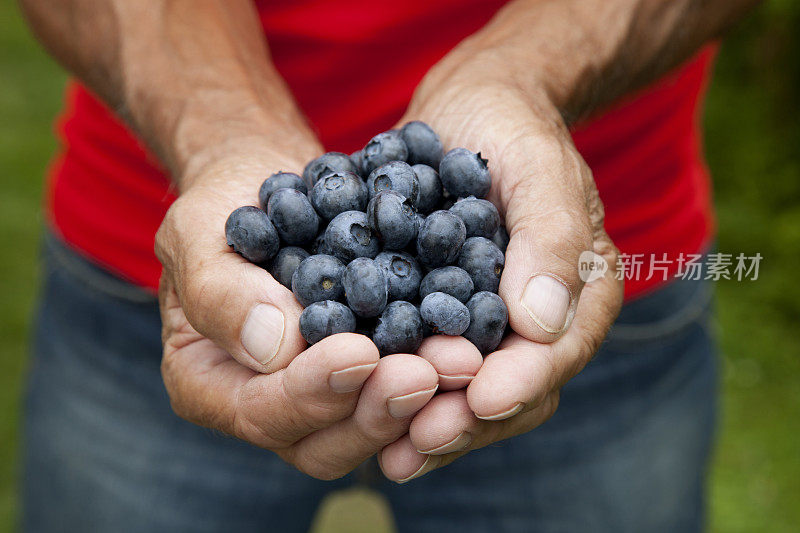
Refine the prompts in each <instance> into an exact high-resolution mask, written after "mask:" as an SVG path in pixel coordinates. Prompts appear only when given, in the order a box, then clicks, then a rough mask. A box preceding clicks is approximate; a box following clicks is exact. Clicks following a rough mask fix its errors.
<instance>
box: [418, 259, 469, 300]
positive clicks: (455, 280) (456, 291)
mask: <svg viewBox="0 0 800 533" xmlns="http://www.w3.org/2000/svg"><path fill="white" fill-rule="evenodd" d="M473 289H474V285H473V283H472V278H471V277H469V274H467V273H466V272H465V271H464V270H462V269H460V268H458V267H457V266H446V267H441V268H435V269H433V270H431V271H430V272H428V274H427V275H426V276H425V277H424V278H422V282H421V283H420V285H419V297H420V298H423V299H424V298H425V297H426V296H427V295H429V294H430V293H432V292H443V293H445V294H449V295H450V296H453V297H455V298H456V299H458V300H459V301H460V302H462V303H466V302H467V300H469V297H470V296H472V291H473Z"/></svg>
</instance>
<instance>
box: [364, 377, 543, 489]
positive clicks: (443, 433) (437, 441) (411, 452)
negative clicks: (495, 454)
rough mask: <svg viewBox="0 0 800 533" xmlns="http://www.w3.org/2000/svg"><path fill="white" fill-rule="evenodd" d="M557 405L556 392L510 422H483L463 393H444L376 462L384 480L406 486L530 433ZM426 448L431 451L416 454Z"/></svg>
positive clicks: (427, 406)
mask: <svg viewBox="0 0 800 533" xmlns="http://www.w3.org/2000/svg"><path fill="white" fill-rule="evenodd" d="M557 405H558V395H557V393H555V394H553V395H551V397H549V398H548V400H547V401H546V402H544V403H543V404H542V405H540V406H539V407H537V408H536V409H533V410H531V411H528V412H524V413H520V414H518V415H516V416H515V417H513V418H511V419H509V420H504V421H501V422H486V421H483V420H479V419H477V418H475V417H474V416H471V417H470V413H469V407H468V406H467V405H466V399H465V397H464V393H463V391H455V392H450V393H446V394H443V395H441V396H437V397H436V398H434V400H432V401H431V402H430V403H429V404H428V405H426V406H425V408H423V410H422V411H421V412H420V413H418V414H417V416H416V417H415V418H414V421H413V422H412V424H411V428H410V429H409V433H408V435H406V436H404V437H403V438H401V439H399V440H397V441H395V442H393V443H392V444H390V445H388V446H386V447H385V448H384V449H383V450H382V451H381V452H380V454H379V455H378V462H379V464H380V466H381V469H382V470H383V473H384V475H386V477H388V478H389V479H391V480H393V481H396V482H398V483H405V482H407V481H411V480H412V479H416V478H418V477H420V476H422V475H424V474H427V473H428V472H430V471H432V470H435V469H437V468H441V467H443V466H446V465H448V464H450V463H452V462H453V461H455V460H456V459H458V458H459V457H461V456H463V455H465V454H466V453H468V452H470V451H473V450H477V449H479V448H483V447H485V446H488V445H490V444H493V443H495V442H498V441H501V440H504V439H508V438H511V437H514V436H516V435H520V434H522V433H526V432H528V431H530V430H531V429H533V428H535V427H537V426H539V425H541V424H542V423H543V422H545V421H546V420H547V419H548V418H550V417H551V416H552V415H553V413H554V412H555V409H556V406H557ZM465 435H467V437H465ZM426 447H429V450H430V451H428V452H420V451H419V449H420V448H426Z"/></svg>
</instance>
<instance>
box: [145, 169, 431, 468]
mask: <svg viewBox="0 0 800 533" xmlns="http://www.w3.org/2000/svg"><path fill="white" fill-rule="evenodd" d="M298 165H299V163H297V162H294V161H292V162H290V161H287V160H286V159H281V157H280V156H275V157H271V156H269V157H263V158H261V159H255V158H248V159H245V158H231V157H227V158H225V159H224V160H220V161H218V162H215V163H213V164H209V165H205V167H204V169H203V170H202V172H200V173H199V175H197V176H190V177H189V178H191V179H187V180H184V183H186V184H190V185H189V186H188V188H187V189H185V190H184V192H183V193H182V194H181V196H180V197H179V199H178V200H177V201H176V202H175V203H174V204H173V206H172V207H171V208H170V210H169V213H168V214H167V216H166V217H165V219H164V222H163V224H162V227H161V229H160V230H159V232H158V235H157V238H156V249H157V253H158V256H159V258H160V260H161V261H162V264H163V265H164V273H163V275H162V282H161V288H160V303H161V316H162V322H163V341H164V358H163V363H162V374H163V377H164V382H165V384H166V388H167V391H168V393H169V396H170V399H171V402H172V406H173V408H174V410H175V411H176V413H178V414H179V415H180V416H181V417H183V418H185V419H187V420H189V421H191V422H194V423H197V424H200V425H203V426H207V427H210V428H214V429H217V430H220V431H223V432H225V433H227V434H230V435H233V436H236V437H239V438H241V439H244V440H246V441H248V442H250V443H252V444H255V445H257V446H260V447H263V448H267V449H270V450H272V451H274V452H276V453H277V454H278V455H280V456H281V457H282V458H283V459H284V460H286V461H287V462H289V463H291V464H293V465H294V466H296V467H297V468H298V469H300V470H301V471H303V472H305V473H307V474H309V475H312V476H314V477H317V478H320V479H333V478H337V477H340V476H342V475H344V474H346V473H347V472H349V471H350V470H352V469H353V468H355V467H356V466H358V465H359V464H360V463H361V462H363V461H364V460H365V459H367V458H368V457H370V456H372V455H374V454H375V453H377V452H378V451H380V450H381V449H382V448H383V447H384V446H386V445H388V444H390V443H392V442H394V441H395V440H397V439H398V438H400V437H402V436H403V435H405V434H406V433H407V431H408V427H409V424H410V423H411V418H412V415H413V414H414V413H416V412H417V411H418V410H419V409H421V408H422V407H423V406H424V405H425V404H426V403H427V402H428V400H430V399H431V397H432V396H433V394H434V393H435V392H436V389H437V386H438V382H439V376H438V375H437V370H436V369H435V368H434V366H433V365H432V364H431V363H429V362H427V361H426V360H425V359H423V358H421V357H417V356H414V355H408V354H395V355H391V356H388V357H384V358H382V359H379V356H378V350H377V348H376V347H375V345H374V344H373V343H372V342H371V341H370V340H369V339H368V338H367V337H364V336H361V335H355V334H340V335H335V336H333V337H329V338H327V339H325V340H324V341H322V342H319V343H317V344H315V345H314V346H312V347H310V348H308V349H305V347H306V343H305V341H304V340H303V338H302V337H301V336H300V332H299V328H298V319H299V316H300V313H301V311H302V308H301V307H300V305H299V304H298V303H297V301H296V300H295V298H294V295H293V294H292V293H291V291H289V290H288V289H286V288H285V287H284V286H283V285H281V284H280V283H278V282H277V281H275V280H274V279H273V278H272V277H271V276H270V274H269V273H268V272H267V271H266V270H264V269H263V268H260V267H258V266H256V265H253V264H251V263H249V262H248V261H247V260H245V259H244V258H242V257H241V256H239V255H238V254H236V253H234V252H233V251H232V250H231V249H230V248H229V247H228V246H227V245H226V243H225V238H224V231H223V228H224V225H225V220H226V218H227V216H228V214H229V213H230V212H231V211H232V210H233V209H235V208H236V207H239V206H240V205H248V204H256V202H257V200H256V198H257V191H258V186H259V185H260V182H261V180H263V179H264V177H266V175H268V173H270V172H274V171H278V170H281V169H287V170H288V169H294V170H297V169H298V168H302V166H298Z"/></svg>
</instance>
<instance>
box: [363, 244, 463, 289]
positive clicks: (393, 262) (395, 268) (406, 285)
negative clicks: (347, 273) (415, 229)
mask: <svg viewBox="0 0 800 533" xmlns="http://www.w3.org/2000/svg"><path fill="white" fill-rule="evenodd" d="M375 263H377V264H378V265H379V266H380V267H381V268H383V271H384V274H385V275H386V280H387V281H388V282H389V300H414V299H416V297H417V294H418V293H419V283H420V281H421V280H422V268H421V267H420V266H419V263H417V260H416V259H414V258H413V257H412V256H411V255H409V254H407V253H405V252H381V253H379V254H378V256H377V257H375ZM470 283H471V282H470Z"/></svg>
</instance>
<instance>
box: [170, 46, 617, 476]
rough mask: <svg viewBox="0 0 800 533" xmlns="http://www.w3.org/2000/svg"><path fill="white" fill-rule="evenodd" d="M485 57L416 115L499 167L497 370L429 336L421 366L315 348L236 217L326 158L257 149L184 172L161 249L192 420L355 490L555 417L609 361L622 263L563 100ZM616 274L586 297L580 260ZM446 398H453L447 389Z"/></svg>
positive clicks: (420, 103) (448, 78)
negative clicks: (353, 474)
mask: <svg viewBox="0 0 800 533" xmlns="http://www.w3.org/2000/svg"><path fill="white" fill-rule="evenodd" d="M494 59H495V58H491V57H489V58H485V57H479V56H474V57H472V58H470V59H468V60H463V61H456V62H454V61H449V62H448V61H443V62H442V63H440V64H439V65H437V66H436V67H434V68H433V69H432V70H431V71H430V72H429V73H428V75H427V76H426V77H425V79H424V80H423V82H422V83H421V84H420V86H419V88H418V89H417V91H416V93H415V95H414V97H413V99H412V102H411V104H410V106H409V109H408V112H407V114H406V116H405V117H404V118H403V119H402V120H401V121H400V123H399V124H400V125H402V124H404V123H406V122H407V121H410V120H422V121H424V122H426V123H428V124H429V125H430V126H431V127H433V129H434V130H435V131H437V132H438V133H439V135H440V136H441V138H442V142H443V144H444V145H445V149H450V148H454V147H465V148H468V149H470V150H472V151H475V152H477V151H480V152H481V153H482V155H483V157H485V158H487V159H488V160H489V169H490V171H491V173H492V178H493V182H492V188H491V191H490V194H489V199H490V200H491V201H492V202H494V203H495V205H497V206H498V208H499V210H500V212H501V214H502V215H503V216H504V219H505V225H506V227H507V229H508V232H509V235H510V237H511V240H510V242H509V245H508V250H507V252H506V266H505V271H504V272H503V275H502V280H501V282H500V290H499V294H500V296H501V297H502V298H503V300H504V301H505V302H506V305H507V306H508V310H509V322H510V325H511V327H512V329H513V332H512V333H511V334H510V335H508V336H507V337H506V338H505V340H504V341H503V343H502V344H501V345H500V346H499V348H498V349H497V350H496V351H495V352H494V353H491V354H489V355H487V356H486V357H485V358H483V357H482V356H481V354H480V353H479V352H478V350H477V349H476V348H475V347H474V346H473V345H472V344H471V343H470V342H469V341H467V340H466V339H464V338H462V337H447V336H434V337H430V338H427V339H425V341H424V342H423V344H422V346H421V347H420V349H419V352H418V354H392V355H388V356H385V357H382V358H379V355H378V350H377V348H376V347H375V345H374V344H373V343H372V342H371V341H370V339H368V338H367V337H364V336H361V335H356V334H349V333H343V334H338V335H334V336H331V337H328V338H326V339H324V340H323V341H321V342H319V343H317V344H315V345H313V346H310V347H307V346H306V343H305V341H304V340H303V338H302V337H301V336H300V332H299V328H298V319H299V316H300V313H301V312H302V308H301V306H300V304H299V303H298V302H297V301H296V300H295V297H294V295H293V294H292V293H291V291H289V290H288V289H287V288H285V287H284V286H282V285H281V284H280V283H278V282H277V281H275V280H274V279H273V278H272V277H271V276H270V274H269V272H268V271H267V270H264V269H262V268H260V267H258V266H256V265H253V264H251V263H249V262H248V261H246V260H245V259H243V258H242V257H240V256H239V255H237V254H235V253H234V252H233V251H232V250H231V249H230V248H229V247H228V246H227V245H226V242H225V238H224V232H223V228H224V224H225V220H226V217H227V216H228V214H229V213H230V212H231V211H232V210H233V209H235V208H236V207H239V206H241V205H255V204H256V202H257V191H258V187H259V185H260V183H261V182H262V181H263V180H264V178H265V176H267V175H269V174H270V173H272V172H276V171H278V170H287V171H294V172H299V171H301V170H302V168H303V166H304V164H305V163H306V162H307V161H309V160H310V159H312V158H314V157H316V156H317V155H319V154H320V153H322V147H321V146H320V144H319V142H318V141H317V140H316V139H314V138H313V136H312V135H310V134H307V133H300V134H298V133H297V132H277V133H276V135H275V137H274V138H275V139H278V138H281V137H289V138H291V137H292V136H296V137H298V139H300V142H292V143H289V144H290V147H288V148H287V143H285V142H284V143H282V144H281V146H280V147H278V146H277V143H273V142H272V141H271V140H270V138H269V137H265V138H264V139H243V140H242V142H241V143H239V144H238V148H236V149H231V150H230V151H229V153H226V154H225V155H221V156H219V157H216V158H214V159H213V160H210V161H206V163H205V164H203V165H201V166H199V167H196V168H194V169H192V170H191V171H189V173H190V174H191V175H187V176H184V178H185V179H184V183H187V184H188V185H186V186H185V187H184V188H183V190H182V191H181V195H180V196H179V198H178V199H177V200H176V201H175V202H174V204H173V205H172V207H171V208H170V210H169V212H168V213H167V216H166V217H165V219H164V221H163V224H162V226H161V228H160V230H159V232H158V235H157V237H156V252H157V254H158V257H159V259H160V260H161V262H162V264H163V266H164V273H163V276H162V281H161V289H160V302H161V314H162V320H163V343H164V357H163V363H162V374H163V378H164V382H165V385H166V388H167V391H168V393H169V396H170V399H171V402H172V406H173V409H174V410H175V411H176V413H177V414H178V415H180V416H182V417H183V418H185V419H187V420H190V421H192V422H194V423H197V424H200V425H203V426H207V427H210V428H214V429H217V430H220V431H223V432H225V433H227V434H230V435H233V436H235V437H238V438H240V439H243V440H245V441H248V442H250V443H252V444H254V445H256V446H259V447H262V448H266V449H268V450H271V451H273V452H275V453H276V454H278V455H279V456H280V457H281V458H283V459H284V460H285V461H286V462H288V463H290V464H292V465H294V466H295V467H296V468H298V469H299V470H301V471H302V472H305V473H307V474H309V475H311V476H314V477H316V478H319V479H334V478H337V477H341V476H343V475H345V474H347V473H348V472H350V471H351V470H353V469H354V468H356V467H357V466H358V465H359V464H361V463H362V462H364V461H365V460H366V459H368V458H370V457H371V456H373V455H375V454H377V457H378V461H379V464H380V466H381V469H382V470H383V473H384V474H385V475H386V476H387V477H388V478H389V479H391V480H394V481H398V482H405V481H408V480H411V479H413V478H416V477H419V476H422V475H424V474H425V473H427V472H430V471H431V470H434V469H437V468H440V467H443V466H445V465H448V464H449V463H451V462H453V461H455V460H456V459H458V458H459V457H461V456H463V455H465V454H467V453H469V452H470V451H473V450H477V449H479V448H482V447H484V446H487V445H490V444H492V443H494V442H497V441H500V440H503V439H507V438H510V437H514V436H515V435H519V434H522V433H526V432H528V431H530V430H532V429H534V428H535V427H537V426H538V425H540V424H542V423H543V422H545V421H546V420H547V419H548V418H549V417H550V416H552V415H553V413H554V412H555V410H556V408H557V406H558V403H559V391H560V389H561V387H562V386H563V385H564V384H565V383H566V382H567V381H568V380H569V379H571V378H572V377H573V376H575V375H576V374H577V373H578V372H579V371H580V370H581V369H582V368H583V367H584V365H585V364H586V363H587V362H588V361H589V360H590V359H591V358H592V356H593V355H594V353H595V352H596V351H597V349H598V347H599V345H600V343H601V342H602V340H603V338H604V337H605V335H606V333H607V331H608V329H609V328H610V326H611V324H612V322H613V320H614V319H615V318H616V316H617V314H618V313H619V309H620V306H621V303H622V282H621V281H620V280H617V279H616V278H617V276H615V275H614V270H615V265H616V264H617V250H616V248H615V247H614V244H613V243H612V242H611V239H610V238H609V236H608V235H607V234H606V232H605V230H604V229H603V206H602V203H601V201H600V199H599V197H598V193H597V189H596V187H595V183H594V180H593V178H592V174H591V172H590V170H589V168H588V167H587V165H586V163H585V162H584V161H583V159H582V158H581V156H580V154H579V153H578V152H577V150H576V148H575V146H574V144H573V143H572V140H571V137H570V134H569V131H568V129H567V127H566V125H565V123H564V121H563V120H562V118H561V114H560V113H559V112H558V109H557V108H556V106H555V105H554V104H553V103H552V102H551V101H550V99H549V98H548V96H547V94H546V91H544V90H542V91H525V92H523V91H522V90H520V88H519V86H518V85H517V84H515V83H513V81H512V80H504V79H502V76H494V77H491V76H487V75H486V73H487V71H488V69H487V64H486V62H487V61H492V60H494ZM584 251H593V252H595V253H596V254H599V255H600V256H602V257H603V259H605V261H606V262H607V263H608V265H609V267H610V268H609V271H608V272H607V273H606V274H605V275H604V276H603V277H601V278H600V279H597V280H595V281H592V282H590V283H587V284H584V283H583V282H582V281H581V279H580V276H579V272H578V258H579V256H580V254H581V253H582V252H584ZM437 392H438V394H437Z"/></svg>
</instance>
